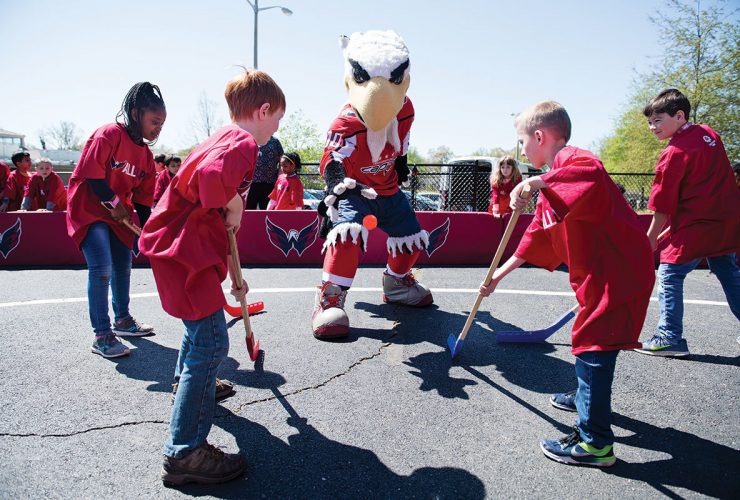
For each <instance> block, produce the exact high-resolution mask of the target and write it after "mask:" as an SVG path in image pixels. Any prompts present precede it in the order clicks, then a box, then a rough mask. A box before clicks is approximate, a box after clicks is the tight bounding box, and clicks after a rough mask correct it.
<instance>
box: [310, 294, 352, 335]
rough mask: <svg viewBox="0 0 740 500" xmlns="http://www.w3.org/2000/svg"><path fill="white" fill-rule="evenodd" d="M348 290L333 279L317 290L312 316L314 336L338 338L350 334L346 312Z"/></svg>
mask: <svg viewBox="0 0 740 500" xmlns="http://www.w3.org/2000/svg"><path fill="white" fill-rule="evenodd" d="M346 298H347V290H342V289H341V288H340V287H339V285H335V284H334V283H332V282H331V281H327V282H326V283H324V284H323V285H322V286H321V288H318V290H316V303H315V304H314V308H313V315H312V316H311V328H312V329H313V336H314V337H316V338H317V339H336V338H341V337H346V336H347V335H349V317H347V313H346V312H344V301H345V300H346Z"/></svg>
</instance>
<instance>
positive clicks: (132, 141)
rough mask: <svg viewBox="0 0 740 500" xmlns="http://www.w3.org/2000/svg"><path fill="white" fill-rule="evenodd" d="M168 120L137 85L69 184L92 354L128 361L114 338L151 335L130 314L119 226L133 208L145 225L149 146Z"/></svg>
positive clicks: (153, 91)
mask: <svg viewBox="0 0 740 500" xmlns="http://www.w3.org/2000/svg"><path fill="white" fill-rule="evenodd" d="M166 118H167V111H166V110H165V106H164V100H163V99H162V93H161V92H160V91H159V87H157V86H156V85H152V84H151V83H149V82H142V83H137V84H136V85H134V86H133V87H131V90H129V92H128V94H126V97H125V99H124V101H123V105H122V106H121V110H120V111H119V112H118V115H117V116H116V119H117V121H116V123H111V124H108V125H103V126H102V127H100V128H99V129H97V130H96V131H95V132H94V133H93V135H92V136H91V137H90V139H88V141H87V143H86V144H85V147H84V149H83V150H82V155H81V157H80V161H79V163H78V164H77V166H76V167H75V169H74V172H72V177H71V178H70V180H69V200H68V207H67V232H68V233H69V235H70V236H71V237H72V239H74V240H75V242H76V243H77V245H79V247H80V248H81V249H82V253H83V254H84V256H85V260H86V261H87V266H88V287H87V296H88V303H89V311H90V322H91V323H92V327H93V330H94V332H95V342H94V343H93V345H92V348H91V350H92V352H94V353H96V354H100V355H101V356H103V357H106V358H115V357H118V356H125V355H127V354H129V349H128V347H126V346H124V345H123V344H122V343H121V342H120V341H119V340H118V338H117V337H116V335H118V336H142V335H147V334H150V333H152V331H153V330H154V329H153V328H152V327H151V326H148V325H143V324H139V323H137V322H136V321H135V320H134V318H132V317H131V315H130V314H129V310H128V304H129V285H130V279H131V249H132V248H133V245H134V234H133V232H132V231H131V230H130V229H128V228H127V227H126V226H125V225H124V224H123V221H124V220H128V221H130V220H131V219H132V218H133V212H134V208H135V209H136V212H137V213H138V215H139V221H140V222H141V223H142V225H143V223H145V222H146V220H147V219H148V218H149V214H150V213H151V209H150V208H149V207H151V205H152V198H153V195H154V180H155V173H154V157H153V156H152V152H151V151H150V150H149V147H148V146H149V145H151V144H152V143H154V141H156V140H157V137H159V133H160V132H161V131H162V125H163V124H164V121H165V119H166ZM119 120H120V121H119ZM109 286H110V288H111V292H112V295H113V312H114V314H115V322H114V324H113V329H111V322H110V317H109V316H108V287H109Z"/></svg>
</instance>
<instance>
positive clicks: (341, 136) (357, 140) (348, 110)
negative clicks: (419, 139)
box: [319, 97, 414, 196]
mask: <svg viewBox="0 0 740 500" xmlns="http://www.w3.org/2000/svg"><path fill="white" fill-rule="evenodd" d="M396 119H397V120H398V137H399V139H400V140H401V141H402V144H401V151H396V150H394V148H393V146H391V145H390V144H386V145H385V148H384V149H383V151H382V152H381V154H380V158H378V161H376V162H373V160H372V157H371V154H370V148H369V147H368V144H367V134H368V131H367V127H365V125H364V124H363V123H362V122H361V121H360V119H359V118H358V117H357V114H356V113H355V112H354V110H353V109H352V106H351V105H350V104H349V103H347V104H345V105H344V106H343V107H342V110H341V111H340V112H339V116H338V117H337V118H336V119H335V120H334V121H333V122H332V124H331V126H330V127H329V131H328V132H327V135H326V148H325V149H324V156H323V158H321V165H320V167H319V168H320V173H321V174H322V175H323V174H324V168H325V167H326V165H327V164H328V163H329V162H331V161H332V160H334V161H337V162H339V163H341V164H342V166H344V169H345V171H346V173H347V177H350V178H352V179H355V180H356V181H357V182H359V183H361V184H365V185H367V186H370V187H372V188H374V189H375V191H377V192H378V194H379V195H381V196H390V195H392V194H395V193H396V192H397V191H398V174H396V170H395V169H394V168H393V166H394V163H395V161H396V158H397V157H399V156H403V155H405V154H406V153H407V152H408V148H409V133H410V131H411V124H412V123H413V121H414V106H413V104H411V99H409V98H408V97H407V98H406V100H405V101H404V103H403V107H402V108H401V111H399V113H398V115H396Z"/></svg>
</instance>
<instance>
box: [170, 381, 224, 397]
mask: <svg viewBox="0 0 740 500" xmlns="http://www.w3.org/2000/svg"><path fill="white" fill-rule="evenodd" d="M234 392H235V391H234V384H232V383H231V382H229V381H228V380H221V379H218V378H217V379H216V401H218V400H219V399H224V398H225V397H228V396H231V395H232V394H233V393H234ZM175 394H177V384H172V402H173V403H174V402H175Z"/></svg>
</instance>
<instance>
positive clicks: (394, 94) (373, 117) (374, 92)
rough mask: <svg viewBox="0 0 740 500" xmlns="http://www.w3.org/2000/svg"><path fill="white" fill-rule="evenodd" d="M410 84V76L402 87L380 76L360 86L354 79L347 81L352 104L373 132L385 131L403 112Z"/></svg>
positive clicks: (405, 79) (350, 78)
mask: <svg viewBox="0 0 740 500" xmlns="http://www.w3.org/2000/svg"><path fill="white" fill-rule="evenodd" d="M410 83H411V78H410V77H409V76H408V75H407V76H406V78H404V80H403V81H402V82H401V84H400V85H395V84H393V83H391V82H389V81H388V80H387V79H385V78H383V77H380V76H376V77H373V78H371V79H370V80H368V81H366V82H364V83H360V84H358V83H356V82H355V81H354V80H353V79H352V77H348V78H347V79H346V80H345V85H346V86H347V92H348V93H349V102H350V104H352V107H353V108H354V109H355V111H357V113H358V114H359V115H360V119H361V120H362V122H363V123H364V124H365V125H366V126H367V128H369V129H370V130H373V131H378V130H383V129H384V128H385V127H386V126H387V125H388V124H389V123H390V122H391V120H392V119H393V118H394V117H395V116H396V115H397V114H398V113H399V111H401V108H402V107H403V103H404V99H405V98H406V92H407V91H408V89H409V85H410Z"/></svg>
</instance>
